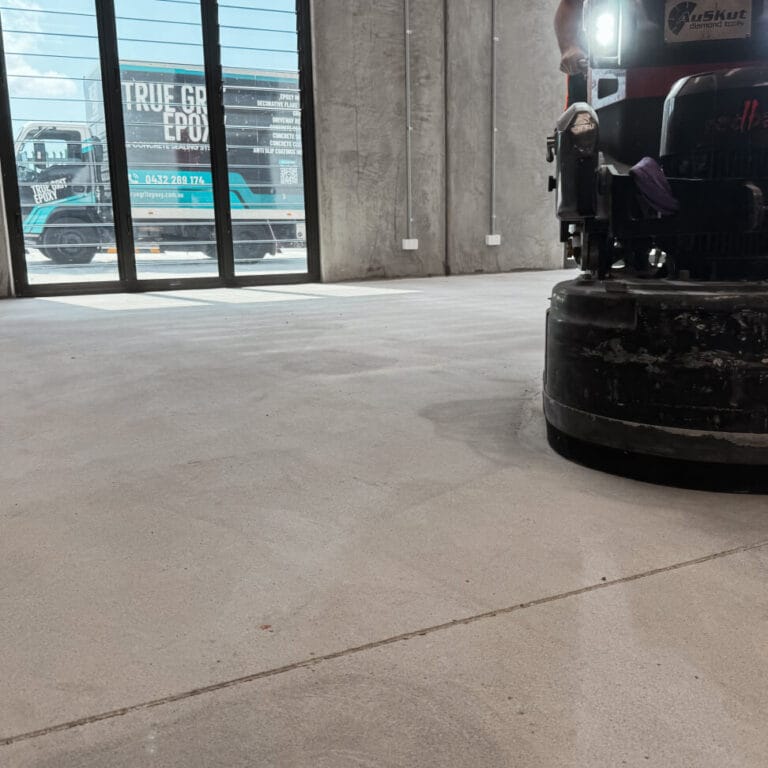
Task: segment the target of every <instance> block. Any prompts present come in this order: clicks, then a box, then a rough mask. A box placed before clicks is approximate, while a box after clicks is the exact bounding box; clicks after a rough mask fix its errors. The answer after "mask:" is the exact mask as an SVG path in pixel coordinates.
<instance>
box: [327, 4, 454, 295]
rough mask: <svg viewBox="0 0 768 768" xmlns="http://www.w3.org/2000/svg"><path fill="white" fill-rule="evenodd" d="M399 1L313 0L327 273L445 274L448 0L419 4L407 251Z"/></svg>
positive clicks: (334, 276)
mask: <svg viewBox="0 0 768 768" xmlns="http://www.w3.org/2000/svg"><path fill="white" fill-rule="evenodd" d="M403 19H404V17H403V2H402V0H377V2H363V1H362V0H358V1H354V0H315V1H314V4H313V28H314V56H315V104H316V107H315V110H316V136H317V152H318V177H319V198H320V238H321V249H322V251H321V253H322V271H323V279H324V280H344V279H351V278H365V277H396V276H412V275H433V274H443V271H444V264H443V262H444V259H445V98H444V97H445V88H444V82H445V81H444V59H443V50H444V19H443V0H414V2H413V9H412V15H411V19H412V28H413V36H412V50H413V56H412V66H413V109H414V128H415V130H414V137H413V184H414V236H415V237H418V239H419V244H420V247H419V250H418V251H403V250H402V249H401V241H402V239H403V238H404V237H405V235H406V209H405V188H406V169H405V91H404V73H405V65H404V23H403Z"/></svg>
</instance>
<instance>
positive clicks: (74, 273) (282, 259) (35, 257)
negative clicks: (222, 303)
mask: <svg viewBox="0 0 768 768" xmlns="http://www.w3.org/2000/svg"><path fill="white" fill-rule="evenodd" d="M136 267H137V271H138V276H139V279H149V280H153V279H158V280H160V279H171V278H180V277H215V276H216V275H217V273H218V267H217V263H216V261H215V259H210V258H208V257H207V256H205V255H203V254H202V253H197V252H195V251H188V252H183V251H173V252H165V253H141V252H140V253H137V254H136ZM306 271H307V251H306V249H305V248H290V249H289V248H287V249H285V250H284V251H283V252H282V253H279V254H276V255H270V256H266V257H265V258H263V259H244V260H238V261H236V262H235V273H236V274H237V275H238V276H243V275H264V274H296V273H299V274H301V273H304V272H306ZM27 273H28V275H29V282H30V283H31V284H36V285H39V284H42V283H81V282H98V281H103V280H116V279H117V254H115V253H97V254H96V256H95V257H94V259H93V261H92V262H91V263H90V264H55V263H54V262H52V261H49V260H48V259H46V258H45V256H43V255H42V254H41V253H40V251H38V250H35V249H30V250H29V251H28V252H27Z"/></svg>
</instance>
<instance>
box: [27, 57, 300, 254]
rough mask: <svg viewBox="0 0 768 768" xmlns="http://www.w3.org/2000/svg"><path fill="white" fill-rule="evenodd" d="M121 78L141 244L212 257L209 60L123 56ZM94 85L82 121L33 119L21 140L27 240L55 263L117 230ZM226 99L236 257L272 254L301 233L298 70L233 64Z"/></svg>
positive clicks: (90, 250)
mask: <svg viewBox="0 0 768 768" xmlns="http://www.w3.org/2000/svg"><path fill="white" fill-rule="evenodd" d="M121 82H122V95H123V115H124V123H125V133H126V153H127V159H128V181H129V189H130V195H131V215H132V221H133V225H134V237H135V239H136V241H137V243H138V244H141V243H151V244H153V245H157V246H158V247H160V248H161V249H163V250H184V251H202V252H204V253H206V254H207V255H209V256H212V257H213V256H215V255H216V249H215V245H214V242H215V226H214V218H213V185H212V174H211V169H210V147H209V133H210V131H209V125H208V105H207V94H206V89H205V85H204V73H203V70H202V68H195V67H184V68H175V67H169V66H163V65H154V64H145V63H132V62H124V63H122V64H121ZM88 83H89V84H88V85H87V87H86V106H87V116H86V121H85V122H84V123H58V124H55V123H37V124H28V125H26V126H24V128H23V129H22V132H21V134H20V135H19V137H18V138H17V142H16V145H17V147H16V151H17V159H18V170H19V180H20V185H21V193H22V211H23V215H24V233H25V236H26V240H27V244H28V245H32V246H35V247H38V248H39V249H40V250H41V251H42V252H43V253H44V255H46V256H47V257H48V258H50V259H52V260H54V261H58V262H69V263H73V262H76V263H85V262H88V261H90V260H91V259H92V258H93V255H94V254H95V253H96V252H97V251H98V250H99V249H100V248H103V247H105V246H107V245H110V244H111V240H112V238H113V236H112V226H111V225H112V205H111V191H110V185H109V166H108V162H107V157H106V151H105V146H106V136H105V134H106V130H105V124H104V112H103V106H102V101H101V85H100V83H99V82H98V78H97V77H94V78H93V79H92V80H90V81H88ZM223 98H224V107H225V114H226V136H227V159H228V165H229V184H230V207H231V211H232V223H233V232H234V240H235V258H237V259H248V258H256V259H258V258H263V257H264V256H265V255H267V254H268V253H273V252H276V251H277V250H278V249H279V248H280V247H281V246H282V245H285V244H288V243H296V242H301V240H302V239H303V232H304V190H303V168H302V151H301V150H302V148H301V112H300V103H299V92H298V79H297V76H296V75H295V74H291V73H282V72H270V71H255V70H225V72H224V92H223Z"/></svg>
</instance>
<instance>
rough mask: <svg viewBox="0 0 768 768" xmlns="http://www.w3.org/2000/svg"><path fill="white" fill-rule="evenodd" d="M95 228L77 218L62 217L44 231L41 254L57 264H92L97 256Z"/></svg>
mask: <svg viewBox="0 0 768 768" xmlns="http://www.w3.org/2000/svg"><path fill="white" fill-rule="evenodd" d="M95 237H96V229H95V227H90V226H89V225H88V222H87V221H85V220H84V219H81V218H78V217H77V216H61V217H60V218H58V219H56V220H55V221H53V222H52V225H51V226H48V227H46V228H45V229H44V230H43V236H42V238H41V241H40V252H41V253H42V254H43V256H45V257H46V258H47V259H50V260H51V261H53V262H54V263H56V264H90V263H91V261H93V257H94V256H95V255H96V250H97V247H96V246H95V245H93V240H94V238H95Z"/></svg>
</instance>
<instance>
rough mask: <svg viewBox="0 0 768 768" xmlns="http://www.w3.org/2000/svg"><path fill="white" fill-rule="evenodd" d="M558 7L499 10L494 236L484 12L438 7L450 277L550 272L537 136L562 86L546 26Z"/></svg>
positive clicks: (546, 128)
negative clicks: (495, 238)
mask: <svg viewBox="0 0 768 768" xmlns="http://www.w3.org/2000/svg"><path fill="white" fill-rule="evenodd" d="M556 7H557V0H547V2H543V3H534V2H520V0H499V1H498V22H497V24H498V30H499V37H500V41H499V45H498V65H497V67H498V107H497V115H498V139H497V141H498V176H497V179H498V180H497V190H498V191H497V201H496V204H497V216H498V218H497V231H498V232H499V233H500V234H501V245H500V246H490V247H489V246H486V245H485V236H486V234H488V233H489V226H490V208H491V203H490V162H491V161H490V157H491V138H490V137H491V108H490V91H491V80H490V76H491V43H490V39H491V38H490V35H491V2H490V0H447V9H448V10H447V14H446V23H447V34H446V39H447V104H448V201H449V202H448V217H447V223H448V238H447V247H448V263H449V265H450V270H451V272H452V273H472V272H497V271H509V270H514V269H551V268H556V267H558V266H559V265H560V263H561V259H562V247H561V246H560V245H559V244H558V228H557V226H556V223H555V218H554V199H553V197H552V195H551V193H548V192H547V177H548V175H549V173H551V171H552V166H549V165H547V163H546V162H545V143H546V136H547V134H548V133H550V132H551V130H552V128H553V127H554V122H555V120H556V119H557V117H558V116H559V114H560V112H561V111H562V107H563V103H564V99H565V78H564V76H563V75H561V74H560V73H559V72H558V63H559V55H558V52H557V45H556V42H555V37H554V32H553V29H552V22H553V18H554V13H555V8H556Z"/></svg>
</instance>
